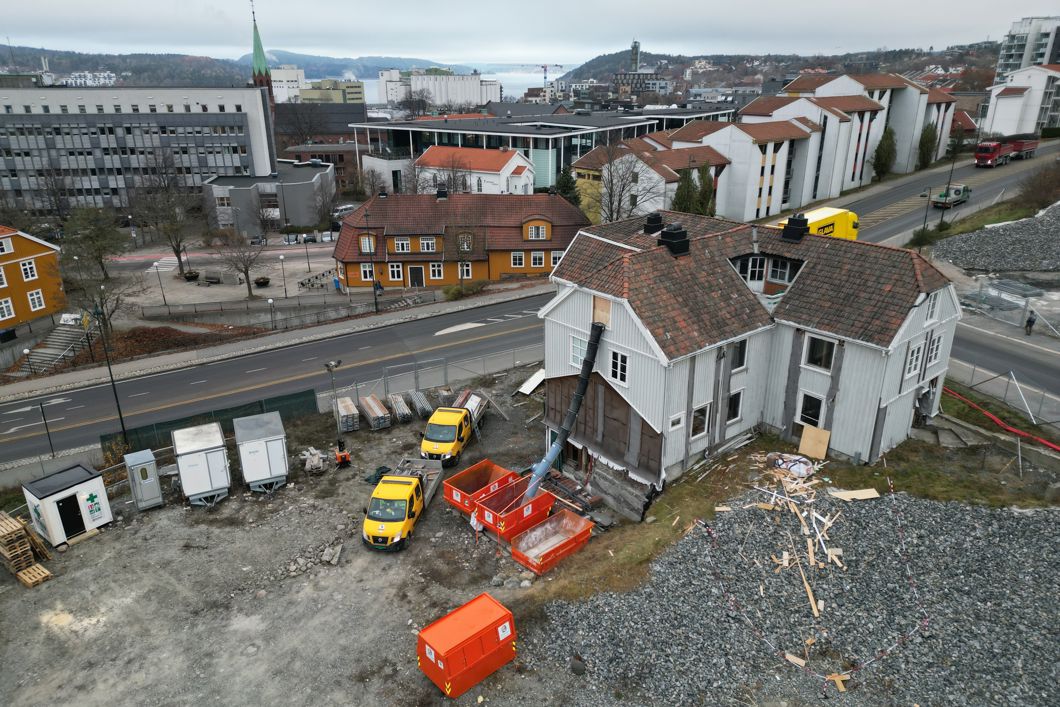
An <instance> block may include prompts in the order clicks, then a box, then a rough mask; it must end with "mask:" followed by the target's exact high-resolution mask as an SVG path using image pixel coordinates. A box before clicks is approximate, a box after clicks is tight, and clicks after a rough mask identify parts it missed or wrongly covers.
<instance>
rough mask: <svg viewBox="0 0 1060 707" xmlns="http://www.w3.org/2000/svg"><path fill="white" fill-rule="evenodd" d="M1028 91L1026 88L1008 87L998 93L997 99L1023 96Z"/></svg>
mask: <svg viewBox="0 0 1060 707" xmlns="http://www.w3.org/2000/svg"><path fill="white" fill-rule="evenodd" d="M1027 90H1028V89H1027V87H1026V86H1006V87H1005V88H1003V89H1001V90H1000V91H999V92H998V94H997V97H998V98H1006V97H1008V96H1022V95H1023V94H1024V93H1026V92H1027Z"/></svg>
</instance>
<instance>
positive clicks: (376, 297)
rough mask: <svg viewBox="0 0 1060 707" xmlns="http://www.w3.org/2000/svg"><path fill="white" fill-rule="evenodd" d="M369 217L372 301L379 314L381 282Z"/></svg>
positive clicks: (366, 214) (365, 224) (366, 220)
mask: <svg viewBox="0 0 1060 707" xmlns="http://www.w3.org/2000/svg"><path fill="white" fill-rule="evenodd" d="M369 215H370V214H369V213H368V212H367V211H365V212H364V230H365V232H366V233H367V234H368V238H369V239H370V240H369V241H368V243H369V244H370V245H371V249H370V250H369V251H368V257H369V258H370V259H371V262H372V301H373V302H374V303H375V313H376V314H379V280H378V279H377V278H376V276H375V236H374V235H372V234H371V228H370V227H369V226H368V217H369ZM347 277H348V276H347ZM346 285H347V286H349V280H347V281H346Z"/></svg>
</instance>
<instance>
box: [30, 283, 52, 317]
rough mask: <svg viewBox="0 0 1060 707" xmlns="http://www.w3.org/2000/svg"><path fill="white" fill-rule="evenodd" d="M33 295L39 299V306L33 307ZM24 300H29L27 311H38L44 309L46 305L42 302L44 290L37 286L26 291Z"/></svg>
mask: <svg viewBox="0 0 1060 707" xmlns="http://www.w3.org/2000/svg"><path fill="white" fill-rule="evenodd" d="M34 295H36V296H37V298H38V299H39V301H40V306H39V307H34V306H33V296H34ZM26 300H27V301H28V302H29V311H31V312H39V311H41V310H42V309H45V308H46V307H47V306H48V305H47V304H45V302H44V290H42V289H40V288H39V287H38V288H37V289H35V290H31V291H29V292H27V293H26Z"/></svg>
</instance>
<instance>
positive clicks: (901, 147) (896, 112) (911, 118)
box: [887, 88, 927, 174]
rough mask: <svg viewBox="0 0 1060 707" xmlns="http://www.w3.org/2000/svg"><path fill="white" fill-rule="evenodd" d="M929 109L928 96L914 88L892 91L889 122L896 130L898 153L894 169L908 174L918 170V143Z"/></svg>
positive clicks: (899, 172) (892, 128)
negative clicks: (925, 114)
mask: <svg viewBox="0 0 1060 707" xmlns="http://www.w3.org/2000/svg"><path fill="white" fill-rule="evenodd" d="M926 110H927V96H926V95H925V94H922V93H920V92H919V91H917V90H916V89H913V88H903V89H897V90H894V91H891V99H890V107H889V109H888V115H889V117H888V118H887V124H888V126H889V127H890V128H891V130H893V131H894V142H895V147H896V148H897V151H896V152H897V154H896V156H895V160H894V167H893V168H892V171H893V172H895V173H896V174H907V173H909V172H912V171H914V170H916V167H917V164H916V163H917V154H918V144H919V142H920V133H921V129H922V126H923V125H924V113H925V112H926Z"/></svg>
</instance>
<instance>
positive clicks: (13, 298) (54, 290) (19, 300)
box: [0, 225, 66, 329]
mask: <svg viewBox="0 0 1060 707" xmlns="http://www.w3.org/2000/svg"><path fill="white" fill-rule="evenodd" d="M65 307H66V296H65V295H64V294H63V281H62V277H61V275H60V274H59V248H58V247H57V246H54V245H52V244H51V243H48V242H47V241H43V240H41V239H40V238H37V237H35V236H31V235H29V234H28V233H23V232H22V231H17V230H15V229H13V228H9V227H8V226H2V225H0V329H12V328H14V327H16V326H18V325H20V324H25V323H26V322H31V321H33V320H35V319H39V318H40V317H45V316H48V315H49V314H53V313H55V312H61V311H62V310H63V309H64V308H65Z"/></svg>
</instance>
